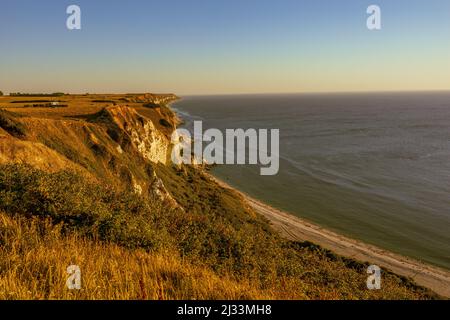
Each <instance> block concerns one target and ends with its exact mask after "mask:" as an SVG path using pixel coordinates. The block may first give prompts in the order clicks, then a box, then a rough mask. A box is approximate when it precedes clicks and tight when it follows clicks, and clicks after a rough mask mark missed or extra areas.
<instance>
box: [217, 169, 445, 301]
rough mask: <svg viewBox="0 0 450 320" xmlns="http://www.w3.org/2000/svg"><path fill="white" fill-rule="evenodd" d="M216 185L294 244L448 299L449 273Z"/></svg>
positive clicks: (228, 186)
mask: <svg viewBox="0 0 450 320" xmlns="http://www.w3.org/2000/svg"><path fill="white" fill-rule="evenodd" d="M210 177H211V178H212V179H214V180H215V181H216V182H217V183H218V184H219V185H221V186H222V187H224V188H228V189H232V190H234V191H235V192H237V193H239V194H240V195H241V196H242V197H243V198H244V199H245V201H246V203H247V204H248V205H249V206H250V207H251V208H252V209H253V210H254V211H255V212H257V213H259V214H261V215H263V216H264V217H265V218H266V219H268V220H269V221H270V223H271V225H272V226H273V227H274V228H275V229H276V230H277V231H278V232H280V234H281V235H282V236H283V237H285V238H287V239H289V240H294V241H310V242H312V243H315V244H318V245H320V246H322V247H324V248H326V249H328V250H331V251H333V252H335V253H337V254H339V255H342V256H344V257H348V258H352V259H356V260H359V261H363V262H369V263H371V264H375V265H378V266H379V267H380V268H381V269H382V270H383V269H384V270H389V271H392V272H394V273H396V274H398V275H402V276H405V277H409V278H411V279H413V280H414V282H416V283H417V284H418V285H421V286H424V287H427V288H429V289H431V290H433V291H434V292H435V293H437V294H439V295H441V296H443V297H447V298H450V272H448V271H446V270H443V269H440V268H438V267H434V266H431V265H427V264H424V263H421V262H419V261H416V260H414V259H411V258H408V257H404V256H401V255H398V254H394V253H392V252H389V251H386V250H383V249H380V248H378V247H376V246H372V245H369V244H366V243H363V242H360V241H357V240H354V239H350V238H348V237H345V236H342V235H339V234H337V233H334V232H332V231H330V230H327V229H325V228H322V227H320V226H318V225H315V224H313V223H311V222H308V221H306V220H304V219H301V218H298V217H296V216H294V215H292V214H289V213H287V212H283V211H281V210H278V209H276V208H273V207H271V206H269V205H267V204H264V203H262V202H261V201H259V200H256V199H254V198H252V197H250V196H249V195H247V194H245V193H243V192H241V191H239V190H236V189H235V188H233V187H231V186H230V185H228V184H227V183H225V182H224V181H221V180H219V179H217V178H216V177H214V176H212V175H210Z"/></svg>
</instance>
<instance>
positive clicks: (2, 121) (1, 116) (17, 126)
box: [0, 109, 25, 138]
mask: <svg viewBox="0 0 450 320" xmlns="http://www.w3.org/2000/svg"><path fill="white" fill-rule="evenodd" d="M17 117H19V116H18V115H16V114H15V113H13V112H10V111H6V110H3V109H0V127H1V128H2V129H3V130H5V131H6V132H8V133H9V134H10V135H12V136H14V137H17V138H21V137H23V136H25V127H24V125H23V124H22V123H20V122H19V121H17V120H16V118H17Z"/></svg>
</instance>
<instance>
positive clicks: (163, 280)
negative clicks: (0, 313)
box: [0, 213, 274, 300]
mask: <svg viewBox="0 0 450 320" xmlns="http://www.w3.org/2000/svg"><path fill="white" fill-rule="evenodd" d="M0 230H1V236H0V241H1V244H2V245H1V247H0V299H153V300H158V299H164V300H165V299H270V298H274V296H273V295H272V294H270V293H266V292H262V291H259V290H257V289H255V288H254V287H253V286H252V285H251V284H249V283H246V282H240V283H237V282H235V281H232V280H230V279H229V278H227V277H220V278H219V277H218V276H217V275H216V274H214V273H213V272H212V271H210V270H208V269H206V268H202V267H198V266H193V265H192V264H190V263H188V262H187V261H183V260H182V259H181V258H180V257H179V256H178V254H176V253H171V252H164V253H158V254H156V253H147V252H145V251H143V250H127V249H124V248H122V247H119V246H117V245H115V244H110V243H108V244H106V243H101V242H98V241H92V240H88V239H85V238H83V237H80V236H78V235H76V234H70V235H67V236H64V235H63V234H62V233H61V230H60V228H59V227H58V226H52V225H51V224H50V223H48V222H39V221H38V220H36V219H35V220H32V221H29V220H26V219H23V218H18V219H16V218H14V219H13V218H11V217H10V216H8V215H6V214H3V213H1V214H0ZM73 264H75V265H78V266H79V267H80V269H81V273H82V274H81V279H82V288H81V290H69V289H68V288H67V286H66V280H67V278H68V276H69V275H68V274H67V271H66V269H67V267H68V266H69V265H73Z"/></svg>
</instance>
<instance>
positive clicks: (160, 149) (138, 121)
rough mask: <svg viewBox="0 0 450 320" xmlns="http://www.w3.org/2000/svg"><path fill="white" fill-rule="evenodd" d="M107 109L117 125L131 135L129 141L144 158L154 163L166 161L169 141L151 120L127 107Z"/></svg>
mask: <svg viewBox="0 0 450 320" xmlns="http://www.w3.org/2000/svg"><path fill="white" fill-rule="evenodd" d="M108 111H109V112H110V114H111V116H112V118H113V120H114V122H115V123H116V124H117V126H118V127H119V128H120V129H121V130H123V131H124V132H126V133H127V134H128V135H129V136H130V137H131V142H132V143H133V145H134V146H135V147H136V149H137V150H138V151H139V153H140V154H141V155H142V156H143V157H144V159H146V160H149V161H151V162H154V163H162V164H167V163H168V161H169V159H170V149H171V143H170V141H169V139H168V138H167V137H166V136H165V135H164V134H162V133H161V132H160V131H159V130H158V129H157V128H156V127H155V125H154V124H153V122H152V120H150V119H148V118H144V117H143V116H141V115H139V114H138V113H137V112H136V110H134V109H132V108H128V107H113V108H110V109H108Z"/></svg>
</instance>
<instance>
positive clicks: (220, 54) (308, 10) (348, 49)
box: [0, 0, 450, 95]
mask: <svg viewBox="0 0 450 320" xmlns="http://www.w3.org/2000/svg"><path fill="white" fill-rule="evenodd" d="M70 4H77V5H79V6H80V7H81V11H82V29H81V30H76V31H69V30H68V29H67V28H66V19H67V17H68V15H67V14H66V8H67V6H68V5H70ZM370 4H377V5H379V6H380V7H381V10H382V30H381V31H369V30H368V29H367V27H366V19H367V17H368V15H367V13H366V9H367V7H368V6H369V5H370ZM449 89H450V1H449V0H370V1H366V0H342V1H336V0H277V1H275V0H158V1H153V0H142V1H141V0H128V1H117V0H108V1H107V0H71V1H65V0H40V1H32V0H28V1H26V0H2V1H1V3H0V90H2V91H4V92H10V91H21V92H53V91H64V92H79V93H85V92H90V93H94V92H148V91H150V92H151V91H153V92H175V93H177V94H182V95H183V94H215V93H268V92H317V91H320V92H323V91H384V90H449Z"/></svg>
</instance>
